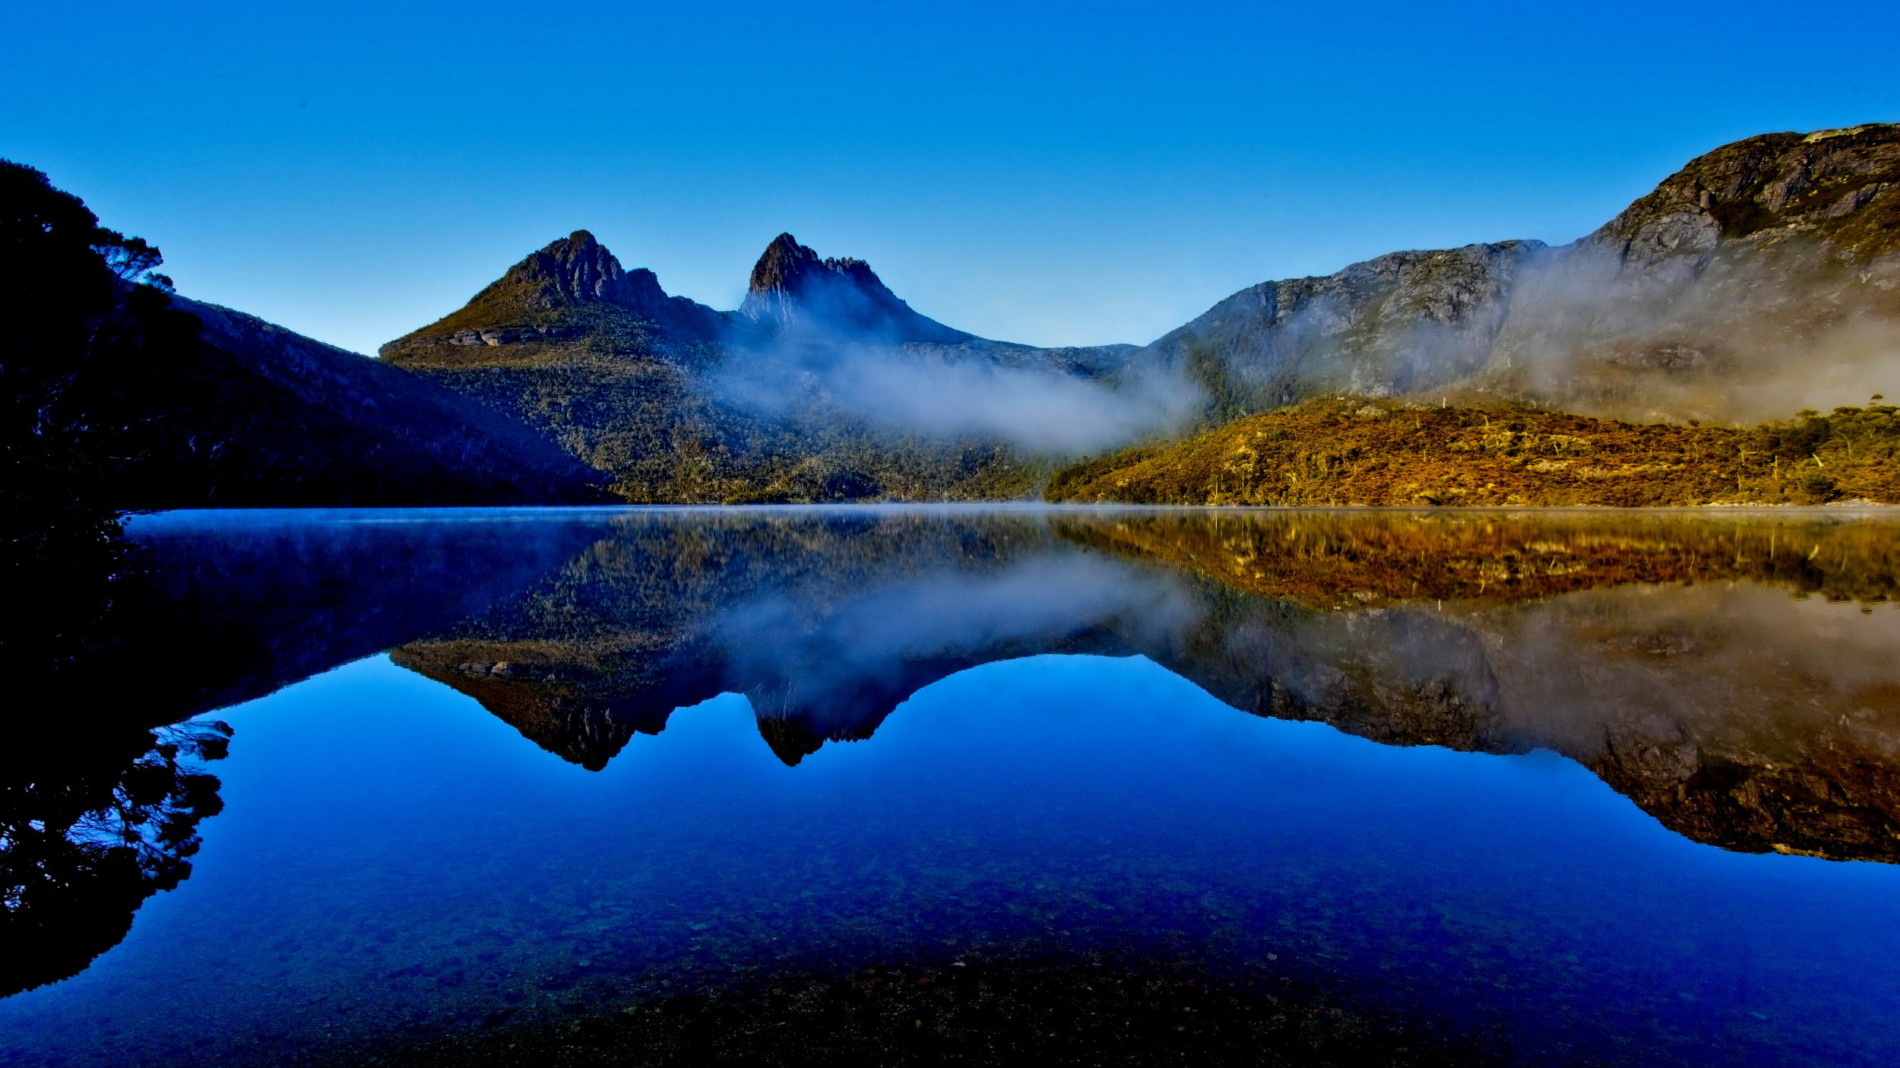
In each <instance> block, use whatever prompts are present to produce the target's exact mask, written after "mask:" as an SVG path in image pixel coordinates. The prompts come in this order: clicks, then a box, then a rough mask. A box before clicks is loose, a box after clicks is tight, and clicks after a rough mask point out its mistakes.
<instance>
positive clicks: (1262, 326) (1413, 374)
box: [1135, 125, 1900, 420]
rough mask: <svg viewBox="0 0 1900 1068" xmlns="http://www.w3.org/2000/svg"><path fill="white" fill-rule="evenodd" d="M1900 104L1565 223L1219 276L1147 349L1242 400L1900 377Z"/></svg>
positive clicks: (1764, 390) (1794, 397)
mask: <svg viewBox="0 0 1900 1068" xmlns="http://www.w3.org/2000/svg"><path fill="white" fill-rule="evenodd" d="M1896 354H1900V125H1869V126H1857V127H1853V128H1850V129H1844V130H1828V131H1821V132H1819V133H1813V134H1806V135H1803V134H1796V133H1787V134H1768V135H1764V136H1761V137H1753V138H1749V139H1748V140H1745V141H1740V142H1736V143H1734V144H1731V145H1725V146H1723V147H1721V148H1718V149H1716V150H1715V151H1713V152H1710V153H1708V154H1706V155H1704V156H1701V157H1698V158H1697V159H1695V160H1693V161H1691V162H1690V163H1689V164H1688V165H1687V166H1686V167H1684V168H1683V169H1682V170H1681V171H1679V172H1677V173H1676V174H1674V175H1672V176H1670V177H1669V178H1668V179H1666V180H1665V181H1664V182H1663V183H1662V184H1661V185H1660V186H1658V187H1657V189H1656V190H1655V191H1654V192H1652V193H1650V194H1648V195H1647V196H1644V197H1643V198H1641V199H1639V200H1637V201H1636V202H1635V203H1633V204H1631V205H1630V207H1629V208H1628V209H1626V210H1625V211H1623V212H1622V213H1621V214H1619V215H1618V216H1617V217H1616V218H1615V219H1613V220H1611V221H1610V222H1608V223H1606V224H1605V225H1604V226H1603V227H1602V228H1601V229H1599V230H1597V231H1596V232H1594V233H1592V234H1590V235H1588V236H1586V237H1584V238H1582V239H1580V240H1578V241H1576V242H1573V243H1572V244H1569V245H1565V246H1561V247H1557V248H1547V247H1545V246H1543V245H1541V244H1540V243H1538V242H1530V241H1524V242H1505V243H1502V244H1496V245H1471V246H1467V247H1465V248H1461V249H1453V250H1448V251H1442V252H1402V253H1394V254H1392V255H1388V256H1382V257H1380V258H1378V259H1375V260H1369V261H1367V262H1365V263H1360V264H1355V265H1353V266H1350V267H1347V268H1346V269H1345V270H1343V271H1340V272H1339V273H1337V274H1334V275H1330V276H1327V277H1323V278H1305V279H1295V280H1291V281H1285V282H1268V283H1263V284H1261V285H1259V286H1254V287H1252V288H1250V289H1247V290H1243V291H1242V292H1240V293H1237V294H1235V295H1234V296H1232V297H1229V298H1228V299H1227V300H1225V301H1222V302H1221V303H1220V304H1217V305H1215V306H1214V308H1212V309H1210V310H1209V311H1208V312H1207V313H1206V314H1205V315H1203V316H1201V317H1200V318H1198V319H1196V320H1194V321H1193V322H1191V323H1189V324H1187V325H1186V326H1184V327H1182V328H1181V329H1179V330H1176V331H1174V332H1172V333H1170V334H1168V335H1166V336H1165V337H1163V338H1161V339H1160V340H1159V341H1157V342H1155V344H1154V345H1152V346H1150V349H1149V351H1148V352H1145V353H1143V354H1140V355H1138V356H1136V357H1135V359H1136V360H1137V361H1139V360H1142V359H1155V360H1160V361H1164V362H1170V363H1175V364H1181V365H1186V366H1190V367H1193V368H1195V369H1196V370H1197V371H1198V372H1199V373H1200V374H1202V375H1203V376H1205V377H1207V378H1208V379H1209V380H1210V381H1211V382H1212V383H1213V384H1214V386H1215V389H1216V393H1217V395H1219V396H1220V397H1221V398H1222V399H1223V400H1224V402H1225V408H1226V411H1225V412H1223V413H1222V414H1227V415H1233V414H1239V413H1241V412H1245V411H1251V410H1258V409H1261V408H1267V407H1274V406H1278V405H1283V404H1288V403H1292V402H1296V401H1299V400H1303V399H1306V398H1309V397H1313V396H1317V395H1322V394H1326V393H1334V392H1354V393H1364V394H1370V395H1375V396H1384V395H1397V394H1420V393H1430V392H1431V391H1434V390H1441V391H1461V390H1476V391H1482V392H1490V393H1499V394H1503V395H1506V396H1509V397H1512V398H1514V399H1523V400H1534V401H1539V402H1543V403H1549V404H1555V405H1558V406H1563V407H1568V408H1573V409H1576V410H1581V411H1586V412H1590V413H1593V414H1607V415H1617V416H1622V417H1638V418H1688V417H1702V418H1715V419H1730V418H1733V419H1743V420H1755V419H1761V418H1770V417H1786V416H1788V415H1791V414H1793V412H1794V410H1795V409H1796V408H1799V407H1802V406H1803V405H1812V406H1816V407H1831V406H1833V405H1835V404H1846V403H1857V402H1860V401H1864V400H1865V399H1866V397H1867V395H1868V394H1869V393H1871V392H1875V391H1878V390H1881V389H1888V391H1889V392H1891V391H1892V390H1891V386H1890V383H1891V385H1900V381H1894V379H1896V378H1897V377H1900V359H1896V358H1895V357H1896Z"/></svg>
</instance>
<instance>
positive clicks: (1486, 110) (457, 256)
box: [0, 0, 1900, 351]
mask: <svg viewBox="0 0 1900 1068" xmlns="http://www.w3.org/2000/svg"><path fill="white" fill-rule="evenodd" d="M1897 40H1900V4H1894V3H1891V2H1890V0H1887V2H1880V3H1858V2H1849V3H1842V4H1830V5H1823V6H1811V7H1800V6H1794V7H1790V6H1788V5H1786V4H1783V3H1776V4H1768V3H1757V2H1753V0H1750V2H1735V3H1724V4H1706V5H1688V4H1660V3H1655V2H1654V0H1650V2H1645V3H1624V2H1620V0H1609V2H1598V3H1590V4H1574V5H1549V4H1527V3H1456V2H1452V3H1437V4H1422V3H1356V4H1355V3H1328V4H1316V3H1306V4H1297V5H1292V4H1286V5H1283V4H1235V3H1195V2H1177V3H1169V4H1161V3H1151V4H1133V3H1090V4H1082V3H1035V2H1031V0H1016V2H1011V3H964V4H958V3H941V2H940V3H933V4H919V5H915V6H909V5H894V4H887V3H862V4H859V3H827V2H822V0H820V2H801V3H770V4H755V3H713V2H701V3H680V2H678V0H673V2H669V3H665V4H649V3H627V2H621V3H595V2H591V0H583V2H565V3H563V2H541V3H535V2H523V0H515V2H513V3H509V4H491V3H486V2H471V0H463V2H459V3H454V4H401V3H393V2H389V0H383V2H377V3H358V2H353V0H352V2H334V3H321V4H317V3H301V2H295V0H291V2H273V3H258V2H255V0H245V2H225V3H201V2H192V0H183V2H176V3H168V4H160V3H152V2H150V0H141V2H137V3H120V2H115V0H88V2H86V3H71V4H60V3H45V4H31V3H27V2H25V0H13V2H11V3H7V4H5V5H4V6H0V42H3V43H4V45H5V54H6V57H7V59H6V62H5V63H4V64H0V156H6V157H9V158H13V159H17V160H20V161H22V162H26V163H30V164H32V165H34V166H37V167H39V168H41V169H42V170H45V171H47V172H48V173H49V174H50V175H51V176H52V178H53V180H54V182H55V184H57V185H59V186H61V187H63V188H66V189H68V190H71V191H73V192H75V193H78V194H79V195H81V196H82V197H84V198H85V199H86V201H87V202H88V203H89V204H91V205H92V206H93V208H94V210H96V211H97V212H98V213H99V214H100V216H101V217H102V218H103V219H104V220H105V222H106V223H107V224H108V225H110V226H113V227H116V228H118V229H121V230H124V231H126V232H128V233H135V234H139V235H142V236H144V237H147V238H149V239H150V240H152V241H154V242H155V243H157V244H158V245H159V246H160V247H161V248H163V249H164V251H165V253H166V256H167V258H168V261H169V264H168V269H169V270H170V272H171V274H172V275H173V276H174V277H175V278H176V279H177V281H178V285H179V288H180V290H181V291H183V292H185V293H188V294H190V295H192V296H196V297H199V298H202V299H206V300H211V301H215V302H218V303H222V304H228V305H231V306H233V307H237V308H240V309H243V310H245V311H249V312H252V313H254V314H258V315H262V316H264V317H266V318H269V319H273V320H275V321H278V322H281V323H283V324H285V325H287V326H290V327H292V328H294V329H296V330H300V331H303V332H305V333H308V334H312V335H314V336H316V337H319V338H323V339H324V340H327V341H332V342H335V343H337V344H341V345H344V346H346V347H349V348H353V349H357V350H359V351H373V350H374V347H375V346H376V345H377V344H378V343H380V342H382V341H385V340H387V339H389V338H391V337H394V336H396V335H398V334H400V333H403V332H405V331H407V330H409V329H411V328H413V327H415V326H418V325H421V324H422V323H424V322H426V321H428V320H431V319H433V318H435V317H437V316H439V315H442V314H444V313H446V312H448V311H450V310H452V309H453V308H455V307H457V306H458V305H460V304H461V302H462V301H464V300H465V299H467V298H468V297H469V296H470V295H472V294H473V293H474V291H475V290H476V289H478V288H480V287H481V286H482V285H483V284H484V283H486V282H488V281H489V280H491V279H492V278H493V277H494V276H496V275H497V274H499V273H500V272H501V271H502V270H503V269H504V268H506V267H507V266H508V265H509V264H510V263H512V262H514V261H515V260H516V259H519V258H520V257H521V256H522V255H523V254H525V253H526V252H528V251H530V250H531V249H534V248H537V247H539V246H540V245H542V244H545V243H546V242H547V241H549V240H551V239H552V238H554V237H557V236H560V235H563V234H565V233H567V232H568V231H571V230H574V229H576V228H581V227H585V228H587V229H590V230H592V231H594V233H595V234H597V235H598V236H599V237H600V238H601V240H602V241H604V242H606V243H607V245H608V246H609V247H611V248H612V249H614V250H615V252H617V253H618V254H619V255H620V257H621V260H622V261H623V262H624V263H626V264H627V265H628V266H629V267H633V266H644V267H650V268H652V269H653V270H655V271H656V272H657V273H658V274H659V276H660V281H661V284H663V285H664V286H666V288H667V289H668V290H669V291H670V292H674V293H684V294H686V295H687V296H690V297H693V298H695V299H697V300H701V301H705V302H706V303H709V304H712V305H715V306H717V307H723V308H729V307H733V306H735V305H736V303H737V301H738V299H739V297H740V295H741V293H742V291H743V288H744V285H745V278H746V272H747V270H748V269H749V268H750V267H751V264H752V261H753V259H754V258H755V257H756V256H757V255H758V253H759V252H760V251H761V250H762V249H763V248H764V246H765V244H766V242H767V241H768V240H769V239H770V238H771V237H772V236H773V235H775V234H777V233H778V232H779V231H781V230H790V231H792V232H793V233H795V234H797V235H798V237H799V238H800V240H802V241H804V242H805V243H806V244H809V245H812V246H814V247H815V248H817V249H818V250H819V251H820V252H821V253H824V254H826V255H854V256H859V257H862V258H865V259H868V260H870V262H871V263H872V265H873V266H874V267H875V268H876V269H877V270H878V272H879V273H880V274H881V275H882V276H883V277H884V279H885V280H886V281H887V282H889V283H890V284H891V286H892V287H893V288H894V289H895V290H896V291H897V292H898V293H899V295H901V296H903V297H905V298H907V299H908V300H909V301H910V302H911V303H912V305H914V306H915V307H917V308H918V309H919V310H921V311H923V312H925V313H926V314H929V315H932V316H935V317H937V318H939V319H942V320H944V321H946V322H948V323H951V324H953V325H955V326H957V327H960V328H963V329H966V330H972V331H975V332H977V333H979V334H984V335H988V336H991V337H1001V338H1007V339H1011V340H1021V341H1028V342H1036V343H1046V344H1056V343H1093V342H1107V341H1135V342H1140V341H1147V340H1151V339H1152V338H1153V337H1154V336H1156V335H1158V334H1160V333H1162V332H1163V331H1165V330H1167V329H1169V328H1171V327H1173V326H1175V325H1178V324H1179V323H1180V322H1182V321H1184V320H1185V319H1187V318H1189V317H1191V316H1193V315H1195V314H1198V313H1199V312H1201V311H1202V310H1204V309H1205V308H1206V307H1207V306H1208V305H1210V304H1212V303H1213V302H1214V301H1216V300H1218V299H1219V298H1221V297H1223V296H1225V295H1227V294H1228V293H1230V292H1232V291H1234V290H1236V289H1239V288H1241V287H1243V286H1246V285H1250V284H1252V283H1254V282H1258V281H1262V280H1265V279H1268V278H1278V277H1287V276H1295V275H1303V274H1316V273H1327V272H1331V271H1333V270H1336V269H1338V268H1339V267H1341V266H1343V265H1345V264H1347V263H1349V262H1352V261H1354V260H1358V259H1364V258H1366V257H1369V256H1373V255H1377V254H1379V253H1381V252H1386V251H1390V250H1392V249H1398V248H1429V247H1443V246H1451V245H1459V244H1464V243H1468V242H1472V241H1483V240H1497V239H1502V238H1510V237H1536V238H1542V239H1544V240H1547V241H1567V240H1570V239H1572V238H1575V237H1577V236H1579V235H1581V234H1583V233H1585V232H1587V231H1588V230H1590V229H1592V228H1594V227H1595V226H1596V225H1598V224H1599V223H1601V222H1602V221H1603V220H1605V219H1607V218H1609V217H1610V216H1611V215H1613V214H1614V213H1615V212H1616V211H1617V210H1619V209H1620V208H1621V207H1622V206H1623V205H1624V204H1626V203H1627V202H1628V201H1630V200H1631V199H1633V198H1634V197H1636V196H1638V195H1640V194H1642V193H1643V192H1645V191H1646V190H1648V189H1649V188H1650V187H1651V186H1653V185H1654V184H1655V183H1656V182H1657V181H1658V180H1659V179H1661V178H1662V177H1663V176H1664V175H1666V174H1668V173H1669V172H1670V171H1672V170H1674V169H1675V168H1676V167H1678V166H1679V165H1681V164H1682V163H1683V162H1684V161H1686V160H1687V159H1689V158H1690V157H1691V156H1693V155H1695V154H1696V153H1698V152H1701V151H1704V150H1706V149H1709V148H1712V147H1714V146H1715V145H1718V144H1721V143H1723V142H1725V141H1729V140H1733V139H1736V138H1739V137H1744V136H1747V135H1750V134H1754V133H1760V132H1766V131H1772V130H1791V129H1800V130H1806V129H1819V128H1824V127H1832V126H1842V125H1850V124H1853V123H1857V122H1868V121H1882V120H1884V121H1895V120H1900V60H1897V59H1896V58H1895V51H1894V42H1895V41H1897Z"/></svg>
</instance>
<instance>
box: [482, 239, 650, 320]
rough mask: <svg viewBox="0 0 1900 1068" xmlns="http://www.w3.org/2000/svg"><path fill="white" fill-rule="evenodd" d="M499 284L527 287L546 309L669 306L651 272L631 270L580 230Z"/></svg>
mask: <svg viewBox="0 0 1900 1068" xmlns="http://www.w3.org/2000/svg"><path fill="white" fill-rule="evenodd" d="M498 284H499V285H503V286H524V287H527V288H529V289H530V290H531V291H532V293H533V298H532V301H533V303H535V304H537V305H539V306H540V307H543V308H559V307H565V306H567V305H571V304H585V303H590V302H601V303H606V304H619V305H622V306H624V307H628V308H634V309H636V310H645V311H651V310H653V309H657V308H659V307H660V306H661V305H662V304H664V303H665V302H666V292H665V290H662V289H661V288H660V280H659V279H658V278H657V277H655V276H654V274H653V272H652V271H649V270H646V269H644V268H642V269H638V270H633V271H627V270H625V269H623V268H622V267H621V266H620V261H619V260H618V259H617V258H615V256H614V254H613V253H612V252H609V251H608V250H607V246H605V245H603V244H601V243H600V242H599V241H596V240H595V239H594V235H593V234H591V233H588V232H587V231H586V230H576V231H574V232H573V233H571V234H569V235H568V236H566V237H563V238H561V239H560V240H558V241H555V242H553V243H551V244H549V245H548V246H547V247H546V248H543V249H541V250H540V251H538V252H534V253H531V254H530V255H529V256H528V258H527V259H524V260H522V261H521V262H520V263H517V264H515V265H514V266H513V267H511V268H509V270H508V273H507V274H506V275H503V276H502V279H501V281H500V283H498Z"/></svg>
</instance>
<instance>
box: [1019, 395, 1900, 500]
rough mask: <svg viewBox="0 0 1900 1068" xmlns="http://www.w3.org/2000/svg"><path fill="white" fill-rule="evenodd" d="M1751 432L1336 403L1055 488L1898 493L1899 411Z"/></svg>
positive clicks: (1150, 495)
mask: <svg viewBox="0 0 1900 1068" xmlns="http://www.w3.org/2000/svg"><path fill="white" fill-rule="evenodd" d="M1880 399H1881V398H1879V397H1876V398H1875V401H1876V403H1873V404H1870V405H1868V406H1867V407H1864V408H1836V409H1834V411H1833V412H1832V413H1830V414H1828V415H1821V414H1820V413H1818V412H1802V413H1801V414H1800V415H1798V416H1796V417H1795V418H1794V419H1791V420H1788V421H1785V422H1777V423H1767V424H1763V425H1761V426H1756V427H1714V426H1694V425H1687V426H1685V425H1680V424H1668V423H1651V424H1637V423H1625V422H1619V421H1616V420H1609V419H1594V418H1591V417H1589V416H1582V415H1571V414H1567V413H1563V412H1554V411H1547V410H1543V409H1537V408H1528V407H1520V406H1498V407H1488V408H1487V407H1440V406H1429V405H1420V404H1412V403H1399V402H1393V401H1382V400H1367V399H1364V398H1354V397H1347V398H1327V399H1323V400H1316V401H1310V402H1308V403H1305V404H1302V405H1298V406H1296V407H1292V408H1285V409H1281V410H1278V411H1273V412H1265V413H1262V414H1259V415H1254V416H1249V417H1247V418H1245V419H1240V420H1236V421H1235V422H1233V423H1229V424H1228V425H1226V426H1223V427H1220V428H1218V429H1215V430H1211V431H1208V432H1206V433H1204V434H1200V435H1198V436H1196V437H1193V438H1189V439H1188V440H1186V441H1182V442H1179V443H1176V444H1172V445H1160V446H1154V445H1150V446H1143V447H1139V448H1135V449H1130V450H1126V451H1124V452H1121V453H1117V454H1115V455H1112V456H1107V457H1102V458H1099V459H1096V460H1091V461H1088V462H1086V463H1081V464H1076V465H1074V466H1071V467H1068V468H1064V469H1063V470H1061V471H1059V472H1057V473H1056V475H1055V476H1054V477H1053V478H1052V479H1051V481H1050V484H1049V487H1048V489H1047V491H1046V494H1045V495H1046V496H1047V497H1048V499H1050V500H1058V501H1102V502H1107V501H1119V502H1127V503H1136V504H1243V505H1309V506H1311V505H1395V506H1414V507H1416V506H1427V505H1467V506H1470V505H1480V506H1514V505H1528V506H1594V505H1612V506H1626V507H1628V506H1634V507H1641V506H1668V505H1693V504H1825V503H1828V502H1830V501H1840V500H1864V501H1877V502H1883V503H1900V418H1896V414H1895V413H1896V411H1900V409H1896V408H1895V407H1894V406H1892V405H1888V404H1881V403H1878V401H1879V400H1880Z"/></svg>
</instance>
